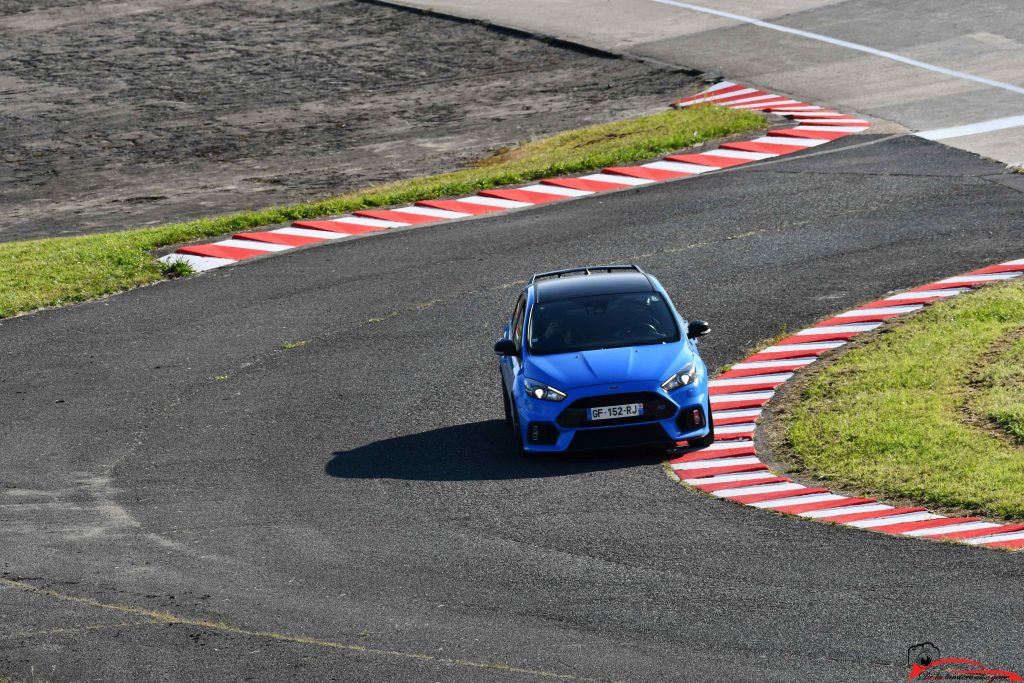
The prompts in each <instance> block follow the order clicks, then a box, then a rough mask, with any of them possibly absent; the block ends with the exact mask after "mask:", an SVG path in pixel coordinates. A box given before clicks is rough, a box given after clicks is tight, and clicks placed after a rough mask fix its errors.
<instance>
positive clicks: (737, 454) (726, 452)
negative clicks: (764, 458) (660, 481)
mask: <svg viewBox="0 0 1024 683" xmlns="http://www.w3.org/2000/svg"><path fill="white" fill-rule="evenodd" d="M750 455H757V451H755V450H754V447H753V446H737V447H736V448H720V449H715V450H710V451H708V450H705V451H694V452H693V453H687V454H685V455H681V456H679V457H678V458H673V459H672V460H669V461H668V462H669V464H670V465H678V464H679V463H682V462H699V461H701V460H717V459H719V458H745V457H747V456H750Z"/></svg>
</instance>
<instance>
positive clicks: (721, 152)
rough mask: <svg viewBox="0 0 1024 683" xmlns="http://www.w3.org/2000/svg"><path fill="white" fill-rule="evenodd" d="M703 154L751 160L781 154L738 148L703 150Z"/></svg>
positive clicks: (769, 157)
mask: <svg viewBox="0 0 1024 683" xmlns="http://www.w3.org/2000/svg"><path fill="white" fill-rule="evenodd" d="M703 154H705V155H707V156H709V157H726V158H727V159H750V160H751V161H760V160H761V159H771V158H773V157H777V156H779V155H778V154H768V153H767V152H743V151H741V150H738V149H713V150H711V151H709V152H703Z"/></svg>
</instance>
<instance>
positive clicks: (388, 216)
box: [352, 209, 445, 225]
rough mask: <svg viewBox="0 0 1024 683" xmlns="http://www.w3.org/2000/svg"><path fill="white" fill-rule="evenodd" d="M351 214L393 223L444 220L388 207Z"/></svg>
mask: <svg viewBox="0 0 1024 683" xmlns="http://www.w3.org/2000/svg"><path fill="white" fill-rule="evenodd" d="M352 215H353V216H361V217H362V218H376V219H377V220H381V221H394V222H395V223H408V224H410V225H415V224H418V223H437V222H438V221H443V220H445V219H444V218H438V217H437V216H420V215H417V214H414V213H401V212H400V211H391V210H390V209H369V210H365V211H353V212H352Z"/></svg>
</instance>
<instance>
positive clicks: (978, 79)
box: [651, 0, 1024, 95]
mask: <svg viewBox="0 0 1024 683" xmlns="http://www.w3.org/2000/svg"><path fill="white" fill-rule="evenodd" d="M651 1H652V2H656V3H658V4H661V5H668V6H670V7H678V8H679V9H687V10H690V11H691V12H701V13H703V14H712V15H714V16H717V17H722V18H723V19H732V20H733V21H738V22H741V23H744V24H752V25H754V26H758V27H760V28H766V29H770V30H772V31H779V32H781V33H789V34H791V35H795V36H800V37H801V38H808V39H810V40H817V41H819V42H822V43H828V44H829V45H835V46H836V47H845V48H847V49H849V50H856V51H858V52H864V53H867V54H869V55H874V56H875V57H881V58H883V59H889V60H892V61H894V62H900V63H901V64H906V65H907V66H912V67H916V68H918V69H924V70H926V71H932V72H934V73H939V74H942V75H944V76H950V77H952V78H959V79H962V80H965V81H973V82H975V83H981V84H983V85H988V86H992V87H993V88H999V89H1001V90H1009V91H1010V92H1015V93H1017V94H1019V95H1024V88H1022V87H1020V86H1018V85H1013V84H1012V83H1003V82H1002V81H996V80H993V79H991V78H985V77H984V76H975V75H974V74H970V73H967V72H965V71H957V70H956V69H947V68H946V67H944V66H938V65H935V64H929V63H927V62H922V61H920V60H917V59H911V58H910V57H904V56H903V55H898V54H896V53H895V52H887V51H885V50H879V49H877V48H873V47H869V46H867V45H861V44H859V43H851V42H850V41H848V40H840V39H839V38H832V37H831V36H826V35H823V34H821V33H813V32H811V31H803V30H801V29H798V28H790V27H789V26H783V25H782V24H773V23H771V22H769V21H763V20H761V19H755V18H754V17H746V16H743V15H742V14H733V13H732V12H723V11H722V10H717V9H712V8H710V7H703V6H701V5H692V4H690V3H688V2H678V0H651Z"/></svg>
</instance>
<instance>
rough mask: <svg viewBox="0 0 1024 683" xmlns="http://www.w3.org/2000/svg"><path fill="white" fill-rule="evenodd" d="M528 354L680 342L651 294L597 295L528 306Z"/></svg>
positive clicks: (663, 305)
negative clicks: (529, 308) (530, 308)
mask: <svg viewBox="0 0 1024 683" xmlns="http://www.w3.org/2000/svg"><path fill="white" fill-rule="evenodd" d="M529 341H530V353H533V354H536V355H547V354H552V353H569V352H572V351H587V350H590V349H610V348H615V347H620V346H641V345H644V344H662V343H665V342H676V341H679V326H678V325H676V319H675V316H674V315H672V311H671V309H670V308H669V305H668V302H667V301H665V297H663V296H661V295H660V294H658V293H656V292H654V293H652V292H629V293H625V294H601V295H597V296H585V297H579V298H575V299H562V300H559V301H545V302H543V303H538V304H535V305H534V306H533V310H532V311H531V312H530V326H529Z"/></svg>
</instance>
